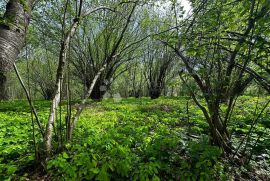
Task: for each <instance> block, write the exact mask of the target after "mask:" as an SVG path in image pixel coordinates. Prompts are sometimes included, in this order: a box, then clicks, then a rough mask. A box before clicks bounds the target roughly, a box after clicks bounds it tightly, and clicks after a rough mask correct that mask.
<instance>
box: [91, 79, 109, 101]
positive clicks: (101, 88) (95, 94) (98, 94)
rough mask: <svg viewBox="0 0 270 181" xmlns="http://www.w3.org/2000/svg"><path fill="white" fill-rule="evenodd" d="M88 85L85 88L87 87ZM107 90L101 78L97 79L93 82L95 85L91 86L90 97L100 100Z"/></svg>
mask: <svg viewBox="0 0 270 181" xmlns="http://www.w3.org/2000/svg"><path fill="white" fill-rule="evenodd" d="M89 88H90V87H88V88H87V89H89ZM106 92H107V86H106V85H104V84H103V81H102V79H100V78H99V79H98V81H97V82H96V83H95V86H94V88H93V91H92V92H91V95H90V98H91V99H92V100H94V101H101V100H102V99H103V96H104V95H105V94H106Z"/></svg>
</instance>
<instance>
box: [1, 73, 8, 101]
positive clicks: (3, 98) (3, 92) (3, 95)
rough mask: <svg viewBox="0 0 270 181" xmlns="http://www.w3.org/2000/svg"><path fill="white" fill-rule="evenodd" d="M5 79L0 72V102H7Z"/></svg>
mask: <svg viewBox="0 0 270 181" xmlns="http://www.w3.org/2000/svg"><path fill="white" fill-rule="evenodd" d="M6 83H7V77H6V75H5V74H4V73H2V72H0V100H7V99H8V94H7V90H6Z"/></svg>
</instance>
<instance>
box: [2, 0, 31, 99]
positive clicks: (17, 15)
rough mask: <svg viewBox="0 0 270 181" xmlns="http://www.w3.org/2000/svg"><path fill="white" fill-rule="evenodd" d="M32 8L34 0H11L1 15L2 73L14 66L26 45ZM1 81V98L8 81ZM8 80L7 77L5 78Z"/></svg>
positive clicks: (3, 96)
mask: <svg viewBox="0 0 270 181" xmlns="http://www.w3.org/2000/svg"><path fill="white" fill-rule="evenodd" d="M31 9H32V0H24V1H21V0H9V2H8V3H7V5H6V11H5V14H4V16H3V17H0V74H1V75H4V73H5V72H6V71H8V70H10V69H11V68H12V65H13V64H14V62H15V60H16V58H17V57H18V55H19V53H20V51H21V49H22V48H23V46H24V42H25V36H26V31H27V28H28V25H29V19H30V15H31ZM3 80H4V79H2V81H0V87H1V94H2V96H0V99H2V98H7V95H4V93H5V92H2V91H3V90H5V89H6V88H5V86H6V81H3ZM5 80H6V79H5Z"/></svg>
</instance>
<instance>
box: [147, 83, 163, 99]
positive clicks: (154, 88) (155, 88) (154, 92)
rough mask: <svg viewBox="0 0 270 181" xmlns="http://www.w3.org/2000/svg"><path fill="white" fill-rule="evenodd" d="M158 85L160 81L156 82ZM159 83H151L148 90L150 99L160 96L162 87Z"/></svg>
mask: <svg viewBox="0 0 270 181" xmlns="http://www.w3.org/2000/svg"><path fill="white" fill-rule="evenodd" d="M158 84H159V85H160V83H158ZM159 85H153V84H152V85H151V86H150V90H149V96H150V97H151V99H157V98H159V97H160V95H161V92H162V87H161V86H159Z"/></svg>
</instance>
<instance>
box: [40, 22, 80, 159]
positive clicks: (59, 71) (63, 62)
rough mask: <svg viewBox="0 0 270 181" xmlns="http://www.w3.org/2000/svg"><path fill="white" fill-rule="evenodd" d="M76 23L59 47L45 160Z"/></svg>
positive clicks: (50, 144) (49, 152)
mask: <svg viewBox="0 0 270 181" xmlns="http://www.w3.org/2000/svg"><path fill="white" fill-rule="evenodd" d="M78 23H79V20H78V19H75V20H74V22H73V24H72V26H71V28H70V31H69V32H68V33H67V34H66V35H65V39H64V41H63V43H62V45H61V50H60V55H59V64H58V69H57V75H56V84H55V93H54V97H53V100H52V104H51V110H50V114H49V118H48V123H47V126H46V132H45V139H44V144H45V153H46V158H47V159H48V158H49V157H50V154H51V151H52V135H53V124H54V122H55V117H56V109H57V107H58V106H59V102H60V96H61V86H62V84H63V78H64V68H65V65H66V57H67V50H68V47H69V44H70V39H71V37H72V36H73V35H74V33H75V31H76V29H77V27H78Z"/></svg>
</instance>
